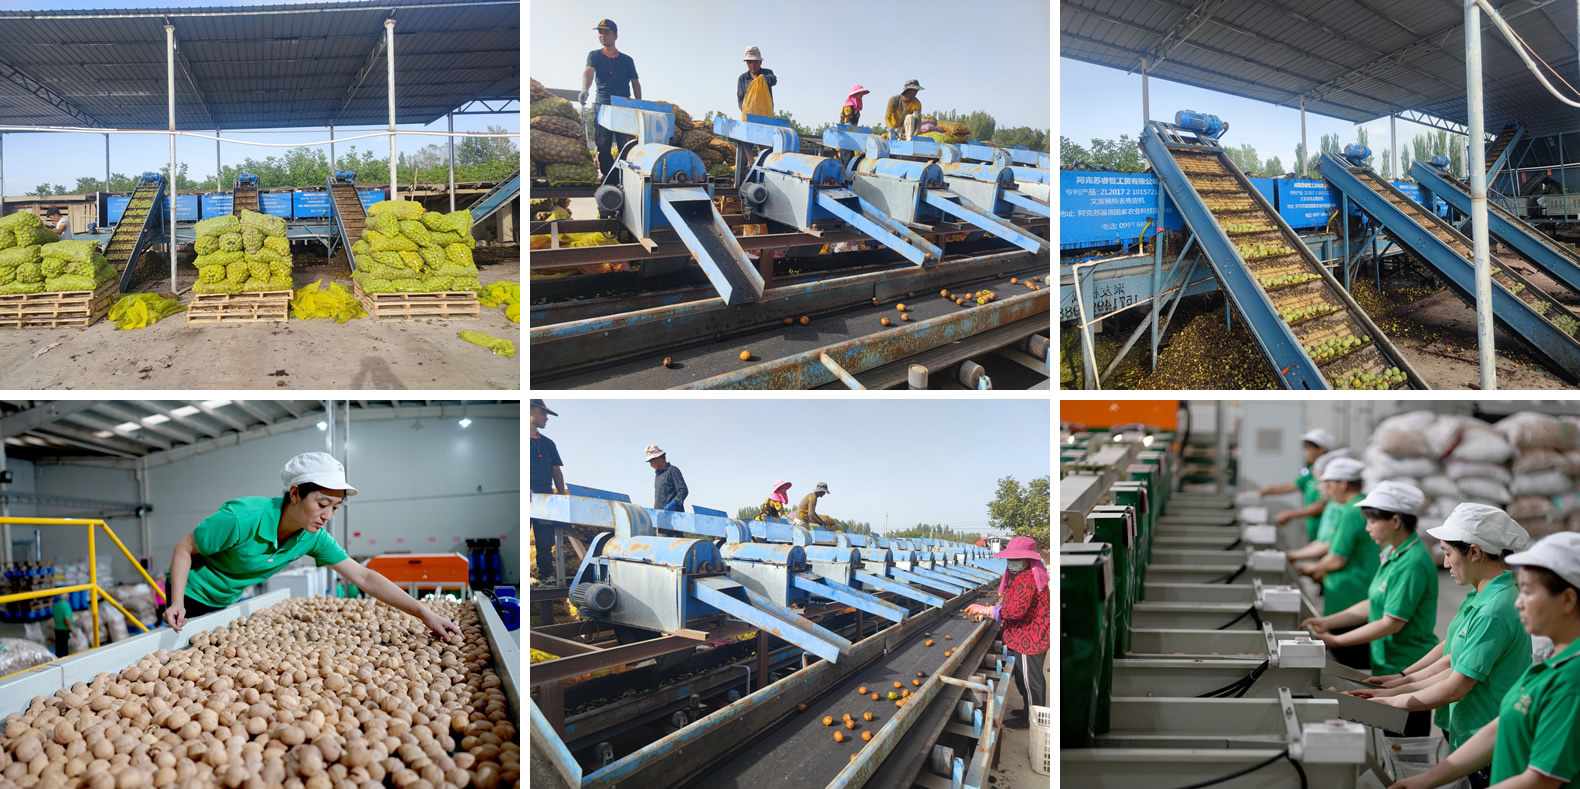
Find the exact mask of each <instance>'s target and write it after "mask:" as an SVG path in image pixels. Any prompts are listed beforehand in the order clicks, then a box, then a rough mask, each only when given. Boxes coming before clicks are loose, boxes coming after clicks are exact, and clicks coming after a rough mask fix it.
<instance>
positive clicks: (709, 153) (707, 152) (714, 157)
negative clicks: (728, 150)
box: [697, 148, 724, 167]
mask: <svg viewBox="0 0 1580 789" xmlns="http://www.w3.org/2000/svg"><path fill="white" fill-rule="evenodd" d="M697 157H698V158H700V159H702V163H703V164H705V165H707V166H709V167H712V166H714V165H716V164H723V163H724V154H722V153H719V152H718V151H716V150H714V149H712V148H703V149H702V150H700V151H697Z"/></svg>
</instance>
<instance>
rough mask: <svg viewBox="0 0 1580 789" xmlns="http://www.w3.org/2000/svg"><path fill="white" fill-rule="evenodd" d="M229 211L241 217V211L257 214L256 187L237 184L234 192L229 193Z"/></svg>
mask: <svg viewBox="0 0 1580 789" xmlns="http://www.w3.org/2000/svg"><path fill="white" fill-rule="evenodd" d="M230 210H231V213H233V214H235V215H236V216H241V212H242V211H252V212H253V213H258V187H257V185H255V184H253V185H242V184H237V185H236V190H235V191H234V192H232V193H231V204H230Z"/></svg>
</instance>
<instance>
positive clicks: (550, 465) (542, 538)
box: [528, 399, 569, 584]
mask: <svg viewBox="0 0 1580 789" xmlns="http://www.w3.org/2000/svg"><path fill="white" fill-rule="evenodd" d="M530 406H531V407H530V409H529V410H530V412H531V414H532V433H531V436H530V437H531V439H532V458H531V459H530V460H529V461H528V468H529V469H530V471H531V474H530V479H529V481H528V484H529V486H530V489H531V491H532V492H533V493H560V494H564V493H568V492H569V491H568V490H567V489H566V487H565V473H564V472H563V471H560V468H561V467H562V466H563V465H564V463H563V462H562V461H561V460H560V449H559V447H558V446H556V445H555V444H554V439H552V438H549V437H548V436H546V435H543V434H542V433H540V432H538V431H540V430H542V429H543V428H545V427H548V426H549V417H551V416H559V414H558V413H557V412H554V411H550V410H549V407H548V406H547V405H545V404H544V403H543V401H542V400H537V399H533V400H532V402H531V403H530ZM556 528H557V527H555V526H553V525H552V524H549V523H547V522H545V521H539V520H537V519H532V544H533V547H535V548H536V549H537V556H538V561H537V566H538V579H539V580H541V581H544V582H547V581H549V580H550V579H554V581H555V583H556V584H557V583H559V580H558V579H556V578H554V539H555V531H556Z"/></svg>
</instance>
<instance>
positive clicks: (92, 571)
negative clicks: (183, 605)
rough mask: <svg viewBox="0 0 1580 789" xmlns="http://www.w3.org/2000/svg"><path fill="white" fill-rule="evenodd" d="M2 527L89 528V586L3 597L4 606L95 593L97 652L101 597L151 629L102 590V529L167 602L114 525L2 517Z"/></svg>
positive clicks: (82, 520)
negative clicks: (98, 540) (98, 550)
mask: <svg viewBox="0 0 1580 789" xmlns="http://www.w3.org/2000/svg"><path fill="white" fill-rule="evenodd" d="M0 524H13V525H17V526H87V527H88V583H86V584H78V585H76V586H62V587H58V588H54V589H34V590H33V591H31V592H18V593H16V594H7V595H0V605H3V604H5V603H14V602H20V601H22V600H32V599H35V598H39V597H54V596H55V595H62V594H70V593H72V592H89V593H91V600H92V602H91V603H90V604H89V606H88V607H89V608H90V609H92V611H93V648H94V649H98V648H99V597H101V596H102V597H104V599H106V600H108V601H110V605H113V606H115V607H116V608H117V609H118V610H120V612H121V613H122V614H123V615H125V616H126V621H128V622H131V623H132V624H134V625H136V626H137V629H138V630H141V631H143V632H144V633H146V632H148V628H146V627H144V626H143V623H142V622H140V621H138V620H137V617H135V616H132V614H131V612H129V611H127V610H126V609H125V608H124V607H122V606H121V604H120V603H119V602H116V600H115V598H114V597H111V596H110V593H109V592H106V591H104V590H103V589H101V588H99V562H98V557H97V556H96V555H95V553H94V542H93V537H94V533H95V532H97V531H98V529H101V528H102V529H104V534H105V535H106V536H108V537H109V538H110V539H111V540H114V541H115V547H117V548H120V549H121V553H123V554H125V555H126V558H127V559H128V560H130V561H131V563H132V566H133V567H136V568H137V572H138V574H140V575H142V576H143V580H145V581H147V582H148V586H149V587H150V588H152V589H153V590H154V594H156V595H158V596H159V600H160V601H161V602H164V601H165V593H164V590H163V589H160V588H159V584H157V583H155V582H154V579H153V578H151V577H150V576H149V575H148V571H147V570H144V569H143V566H142V565H141V564H138V563H137V559H136V557H134V556H132V552H131V551H128V550H126V545H125V544H124V543H122V542H121V538H120V537H117V536H115V531H114V530H113V529H111V528H110V524H108V523H105V522H104V521H102V520H96V519H89V518H0Z"/></svg>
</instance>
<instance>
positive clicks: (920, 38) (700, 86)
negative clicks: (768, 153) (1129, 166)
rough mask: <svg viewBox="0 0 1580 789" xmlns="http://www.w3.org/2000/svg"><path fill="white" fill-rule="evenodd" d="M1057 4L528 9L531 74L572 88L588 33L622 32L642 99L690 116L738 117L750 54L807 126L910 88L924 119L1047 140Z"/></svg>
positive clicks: (811, 1) (542, 5)
mask: <svg viewBox="0 0 1580 789" xmlns="http://www.w3.org/2000/svg"><path fill="white" fill-rule="evenodd" d="M1051 8H1052V3H1049V2H1047V0H989V2H983V3H976V4H972V3H961V2H958V0H956V1H955V2H944V1H943V0H912V1H911V2H905V3H898V2H884V3H880V2H867V1H866V0H855V1H853V0H843V2H841V1H839V0H804V1H803V2H799V3H795V4H794V5H790V6H775V5H772V4H763V3H733V2H731V3H726V2H714V1H713V0H675V1H674V2H664V3H653V2H647V1H646V0H643V1H642V2H635V1H632V0H621V1H619V2H596V3H549V2H535V3H530V4H529V11H528V17H529V30H528V34H527V36H528V39H529V43H530V46H529V47H528V50H529V55H528V57H529V58H530V60H531V63H530V64H529V65H530V67H529V68H528V70H527V74H528V76H530V77H532V78H534V79H536V80H538V81H539V82H542V83H543V84H544V85H545V86H547V87H550V88H569V89H576V90H579V89H580V88H581V74H582V69H583V68H584V67H585V65H586V62H587V53H588V52H591V51H592V50H594V49H597V48H598V38H597V34H596V33H595V32H594V31H593V29H592V27H593V25H595V24H597V22H598V20H599V19H601V18H608V19H612V20H614V22H615V24H617V25H619V26H620V38H619V40H618V41H617V42H616V46H617V47H618V48H619V49H620V51H622V52H625V53H627V54H629V55H631V57H632V59H634V60H635V61H636V69H637V73H638V74H639V75H640V76H641V82H642V96H643V98H646V99H657V100H662V101H668V102H673V103H675V104H678V105H680V106H681V107H682V108H684V109H685V110H686V111H687V112H689V113H691V114H692V115H694V116H695V117H697V118H699V119H700V118H702V116H703V115H705V114H706V113H707V112H708V110H719V111H726V110H727V111H731V112H734V111H736V104H735V80H736V77H738V76H739V75H740V74H741V73H742V72H743V71H745V70H746V65H745V63H744V62H743V61H742V55H743V54H744V52H745V50H746V47H748V46H752V45H755V46H757V47H758V49H760V50H761V51H762V56H763V66H764V67H765V68H769V69H772V70H773V72H774V74H775V76H777V77H778V78H779V85H778V86H777V87H775V88H774V108H775V109H776V110H789V111H790V113H791V114H792V115H794V116H795V119H796V120H797V121H800V122H802V123H805V124H806V125H808V126H812V127H816V126H818V125H821V124H823V123H825V122H833V121H835V120H837V119H838V118H839V108H840V106H841V105H843V104H844V102H845V97H846V95H847V94H848V92H849V90H850V85H851V83H853V82H859V83H861V85H862V86H863V87H865V88H867V89H868V90H870V91H872V92H871V93H869V94H868V95H867V97H866V109H864V110H863V113H862V119H863V121H866V120H868V119H869V118H871V117H873V116H874V105H876V113H877V114H878V115H881V114H882V111H883V109H882V108H883V103H884V102H887V101H888V99H889V97H890V96H893V95H894V94H896V93H899V92H900V88H901V87H902V86H904V84H905V82H906V81H907V80H911V79H915V80H918V81H919V82H921V83H922V87H923V88H925V90H923V91H922V92H921V94H920V96H919V98H920V100H921V102H922V106H923V108H924V110H925V109H929V108H931V109H953V110H956V111H960V112H970V111H972V110H985V111H987V112H988V113H990V114H992V115H993V116H994V117H995V118H996V119H997V120H998V124H999V126H1001V127H1004V126H1033V127H1036V128H1039V129H1048V128H1051V124H1052V112H1051V109H1052V106H1051V104H1050V102H1049V98H1048V97H1049V87H1050V85H1049V83H1050V81H1051V78H1050V75H1049V70H1050V69H1049V66H1050V60H1051V59H1052V55H1051V53H1052V51H1053V44H1052V37H1051V36H1052V27H1051Z"/></svg>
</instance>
